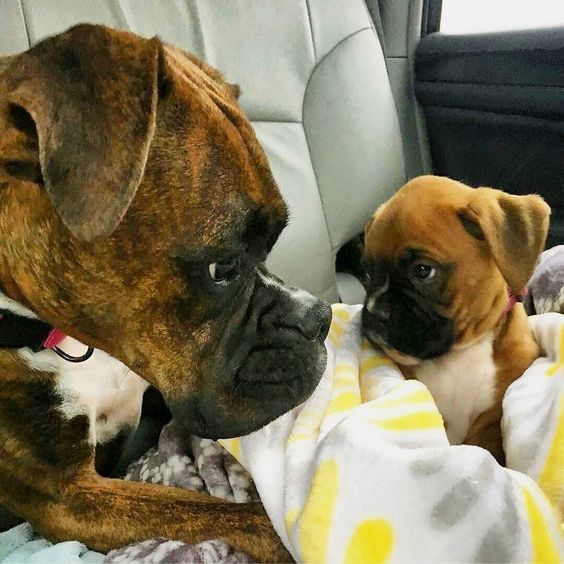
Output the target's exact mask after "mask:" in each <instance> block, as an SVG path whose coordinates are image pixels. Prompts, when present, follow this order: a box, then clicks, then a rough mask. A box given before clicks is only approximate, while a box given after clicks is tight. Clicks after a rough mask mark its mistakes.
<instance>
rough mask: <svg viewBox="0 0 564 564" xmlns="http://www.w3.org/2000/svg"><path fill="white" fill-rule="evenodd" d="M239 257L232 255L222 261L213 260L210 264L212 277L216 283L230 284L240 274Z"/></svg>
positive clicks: (209, 268)
mask: <svg viewBox="0 0 564 564" xmlns="http://www.w3.org/2000/svg"><path fill="white" fill-rule="evenodd" d="M239 271H240V265H239V257H230V258H228V259H226V260H224V261H221V262H212V263H210V264H209V265H208V272H209V273H210V278H211V279H212V280H213V281H214V282H215V283H216V284H229V282H231V281H233V280H235V278H237V276H239Z"/></svg>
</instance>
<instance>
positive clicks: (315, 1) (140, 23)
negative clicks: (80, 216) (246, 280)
mask: <svg viewBox="0 0 564 564" xmlns="http://www.w3.org/2000/svg"><path fill="white" fill-rule="evenodd" d="M78 22H91V23H100V24H105V25H109V26H112V27H118V28H123V29H129V30H131V31H134V32H136V33H139V34H141V35H144V36H148V37H150V36H153V35H159V36H160V37H161V38H162V39H163V40H164V41H166V42H168V43H171V44H174V45H176V46H178V47H180V48H182V49H185V50H187V51H191V52H193V53H195V54H196V55H198V56H200V57H201V58H202V59H204V60H205V61H206V62H208V63H209V64H211V65H213V66H215V67H217V68H218V69H220V70H221V71H222V72H223V73H224V75H225V76H226V78H227V79H228V80H229V81H230V82H234V83H237V84H239V85H240V86H241V92H242V94H241V98H240V102H241V105H242V106H243V108H244V109H245V111H246V112H247V114H248V116H249V117H250V119H251V121H252V123H253V126H254V128H255V130H256V133H257V136H258V138H259V140H260V142H261V143H262V145H263V146H264V148H265V150H266V153H267V154H268V157H269V159H270V163H271V166H272V170H273V173H274V176H275V178H276V180H277V182H278V184H279V186H280V189H281V191H282V193H283V194H284V197H285V199H286V201H287V203H288V206H289V209H290V216H291V222H290V225H289V227H288V228H287V229H286V230H285V231H284V233H283V235H282V236H281V238H280V240H279V241H278V243H277V244H276V246H275V248H274V250H273V252H272V254H271V256H270V258H269V266H270V268H271V269H272V270H273V271H274V272H275V273H276V274H278V275H279V276H280V277H282V278H283V279H285V280H286V281H287V282H288V283H290V284H293V285H297V286H301V287H303V288H306V289H307V290H309V291H311V292H313V293H314V294H316V295H318V296H321V297H324V298H326V299H327V300H330V301H337V300H338V299H339V295H338V288H337V277H336V273H335V254H336V252H337V250H338V249H339V248H340V247H341V245H342V244H343V243H345V242H346V241H347V240H348V239H350V238H351V237H353V236H354V235H356V234H357V233H359V232H361V231H362V229H363V226H364V224H365V222H366V221H367V220H368V218H369V217H370V215H371V214H372V212H373V211H374V209H375V208H376V207H377V205H378V204H380V203H381V202H382V201H384V200H385V199H387V198H388V197H389V196H390V195H391V194H392V193H393V192H394V191H395V190H396V189H397V188H398V187H399V186H401V184H403V183H404V181H405V167H404V159H403V149H402V141H401V135H400V129H399V125H398V119H397V114H396V108H395V105H394V100H393V96H392V92H391V88H390V83H389V79H388V75H387V72H386V65H385V61H384V57H383V53H382V48H381V45H380V42H379V40H378V36H377V34H376V32H375V30H374V27H373V24H372V20H371V18H370V15H369V13H368V11H367V9H366V5H365V3H364V0H284V2H280V0H261V1H260V2H256V1H253V0H229V2H220V1H212V0H209V1H204V2H202V1H198V0H167V1H166V2H163V1H162V0H119V1H116V0H88V1H87V2H86V1H84V2H82V1H77V0H41V2H32V1H31V0H3V1H2V2H1V3H0V53H3V54H9V53H14V52H18V51H22V50H25V49H27V48H28V47H29V46H30V45H33V44H34V43H36V42H37V41H39V40H40V39H42V38H44V37H46V36H48V35H52V34H55V33H59V32H61V31H63V30H65V29H66V28H68V27H70V26H72V25H74V24H76V23H78Z"/></svg>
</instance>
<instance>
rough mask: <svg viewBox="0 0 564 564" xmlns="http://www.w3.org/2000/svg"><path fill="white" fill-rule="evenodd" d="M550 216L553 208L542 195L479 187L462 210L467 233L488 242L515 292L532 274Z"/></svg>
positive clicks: (519, 290)
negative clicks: (527, 194) (518, 193)
mask: <svg viewBox="0 0 564 564" xmlns="http://www.w3.org/2000/svg"><path fill="white" fill-rule="evenodd" d="M549 216H550V208H549V207H548V204H546V202H545V201H544V200H543V199H542V198H541V197H540V196H536V195H529V196H513V195H510V194H506V193H504V192H501V191H500V190H494V189H492V188H476V190H474V192H473V194H472V196H471V197H470V201H469V203H468V205H467V206H466V207H465V208H463V209H462V210H460V211H459V217H460V219H461V221H462V224H463V226H464V228H465V229H466V231H467V232H468V233H470V235H472V236H473V237H474V238H476V239H478V240H481V241H485V242H486V243H487V245H488V247H489V249H490V252H491V253H492V256H493V258H494V260H495V262H496V264H497V266H498V268H499V270H500V271H501V274H502V275H503V277H504V278H505V280H506V281H507V283H508V285H509V287H510V288H511V290H513V291H514V292H516V293H519V292H521V291H522V290H523V288H524V287H525V286H526V284H527V282H528V281H529V278H530V277H531V276H532V274H533V271H534V269H535V265H536V262H537V260H538V257H539V255H540V253H541V252H542V250H543V248H544V244H545V242H546V235H547V232H548V221H549Z"/></svg>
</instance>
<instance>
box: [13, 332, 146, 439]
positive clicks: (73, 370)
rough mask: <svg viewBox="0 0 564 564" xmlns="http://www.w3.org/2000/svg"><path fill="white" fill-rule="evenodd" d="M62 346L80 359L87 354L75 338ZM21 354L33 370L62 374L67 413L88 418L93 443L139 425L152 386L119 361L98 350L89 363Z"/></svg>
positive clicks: (47, 353)
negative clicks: (147, 390)
mask: <svg viewBox="0 0 564 564" xmlns="http://www.w3.org/2000/svg"><path fill="white" fill-rule="evenodd" d="M59 346H60V348H61V349H62V350H64V351H65V352H66V353H68V354H71V355H76V356H80V355H82V354H84V352H85V351H86V347H85V346H84V345H82V344H81V343H79V342H78V341H76V340H75V339H72V338H71V337H66V338H65V339H64V341H63V342H62V343H61V344H60V345H59ZM18 352H19V354H20V356H22V357H23V358H24V359H25V360H26V362H27V364H28V365H29V366H31V367H32V368H35V369H37V370H41V371H48V372H52V373H55V374H57V375H58V380H57V391H58V392H59V393H60V394H61V396H62V398H63V405H62V407H61V408H62V411H63V414H64V416H65V417H67V418H69V419H70V418H72V417H74V416H75V415H82V414H84V415H88V417H89V420H90V433H91V435H90V440H91V442H92V444H98V443H101V444H103V443H105V442H107V441H109V440H110V439H112V438H113V437H114V436H115V435H117V433H118V432H119V431H120V430H121V429H123V428H124V427H132V428H134V427H136V426H137V424H138V423H139V417H140V414H141V404H142V399H143V392H144V391H145V390H146V389H147V387H148V386H149V384H148V383H147V382H146V381H145V380H143V379H142V378H141V377H140V376H138V375H137V374H135V373H134V372H132V371H131V370H129V369H128V368H127V367H126V366H125V365H124V364H122V363H121V362H119V361H118V360H116V359H115V358H112V357H111V356H109V355H107V354H106V353H104V352H102V351H99V350H95V351H94V354H93V355H92V356H91V357H90V358H89V359H88V360H86V361H85V362H81V363H77V364H73V363H71V362H67V361H66V360H63V359H62V358H60V357H59V356H57V355H56V354H55V353H54V352H53V351H49V350H45V351H41V352H39V353H33V352H31V351H30V350H29V349H20V350H19V351H18Z"/></svg>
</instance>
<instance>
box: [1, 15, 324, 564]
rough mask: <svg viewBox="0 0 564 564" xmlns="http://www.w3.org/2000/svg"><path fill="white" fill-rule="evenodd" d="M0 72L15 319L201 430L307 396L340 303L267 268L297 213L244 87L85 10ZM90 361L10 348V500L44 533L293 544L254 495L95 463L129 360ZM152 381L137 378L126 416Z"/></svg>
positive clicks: (8, 306)
mask: <svg viewBox="0 0 564 564" xmlns="http://www.w3.org/2000/svg"><path fill="white" fill-rule="evenodd" d="M2 68H3V72H2V74H1V76H0V131H1V134H0V238H1V241H2V243H1V245H0V287H1V290H2V293H3V295H2V299H1V302H2V304H1V306H2V308H3V309H4V313H5V315H6V316H10V315H11V316H12V321H13V316H14V315H15V316H16V317H17V318H18V319H21V320H22V327H27V325H25V324H26V323H28V321H29V318H33V317H34V316H37V317H39V318H40V319H41V320H43V321H45V322H48V323H49V324H50V325H51V326H54V327H57V328H58V329H60V330H62V331H64V332H65V333H67V334H69V335H72V336H73V337H76V339H79V340H80V341H81V342H83V343H85V344H87V345H89V346H91V347H96V348H97V349H101V350H103V351H106V352H107V353H108V354H109V355H111V356H112V357H115V359H119V360H120V361H121V362H123V363H124V364H125V365H126V366H127V367H129V368H130V369H131V370H132V371H135V372H136V373H138V374H140V375H141V376H142V377H143V379H145V380H146V381H147V382H150V383H151V384H153V385H154V386H155V387H156V388H158V389H159V390H160V392H161V393H162V395H163V396H164V399H165V401H166V403H167V404H168V406H169V407H170V410H171V411H172V413H173V415H174V417H176V418H177V420H178V421H180V422H181V423H183V424H184V425H185V427H186V429H187V431H189V432H191V433H194V434H197V435H200V436H203V437H210V438H217V437H232V436H236V435H242V434H245V433H248V432H250V431H253V430H255V429H257V428H259V427H261V426H263V425H265V424H266V423H268V422H269V421H271V420H272V419H274V418H275V417H277V416H279V415H281V414H282V413H284V412H286V411H288V410H289V409H290V408H292V407H293V406H295V405H297V404H298V403H300V402H302V401H303V400H304V399H306V398H307V397H308V396H309V395H310V393H311V392H312V391H313V389H314V388H315V386H316V384H317V382H318V380H319V378H320V376H321V374H322V371H323V368H324V363H325V352H324V351H325V349H324V346H323V341H324V338H325V336H326V333H327V330H328V326H329V322H330V316H331V313H330V308H329V306H328V305H327V304H325V303H324V302H322V301H320V300H317V299H315V298H313V297H312V296H310V295H309V294H306V293H305V292H302V291H299V290H296V289H292V288H287V287H285V286H283V285H282V284H281V283H280V282H279V281H278V280H277V279H275V278H274V277H272V276H271V275H270V274H269V273H268V272H267V270H266V269H265V267H264V266H263V262H264V260H265V258H266V256H267V254H268V253H269V251H270V249H271V247H272V245H273V244H274V242H275V241H276V239H277V237H278V236H279V234H280V232H281V231H282V229H283V228H284V226H285V225H286V221H287V211H286V207H285V204H284V202H283V200H282V198H281V196H280V193H279V191H278V189H277V187H276V184H275V182H274V180H273V177H272V174H271V172H270V169H269V165H268V162H267V159H266V156H265V154H264V153H263V151H262V150H261V148H260V146H259V144H258V142H257V140H256V138H255V135H254V133H253V130H252V128H251V126H250V124H249V122H248V120H247V119H246V117H245V116H244V114H243V112H242V111H241V109H240V108H239V106H238V104H237V101H236V92H235V90H236V89H235V88H233V87H231V86H230V85H228V84H227V83H225V82H224V81H223V79H222V77H221V76H220V74H219V73H218V72H216V71H215V70H213V69H211V68H210V67H208V66H206V65H204V64H202V63H201V62H199V61H197V60H196V59H195V58H193V57H191V56H190V55H187V54H185V53H183V52H181V51H178V50H176V49H173V48H171V47H168V46H166V45H163V44H162V43H161V41H159V40H158V39H150V40H148V39H143V38H140V37H138V36H136V35H133V34H131V33H126V32H121V31H114V30H110V29H107V28H104V27H99V26H91V25H80V26H77V27H74V28H72V29H70V30H69V31H67V32H66V33H63V34H61V35H58V36H55V37H52V38H49V39H47V40H45V41H43V42H41V43H39V44H38V45H36V46H35V47H33V48H31V49H30V50H29V51H27V52H25V53H23V54H21V55H19V56H15V57H12V58H10V59H8V60H5V61H4V62H3V65H2ZM18 316H19V317H18ZM26 318H27V320H28V321H26ZM1 323H3V321H0V326H1ZM24 337H25V335H24ZM63 348H64V343H63ZM67 352H68V351H67ZM96 358H98V361H97V364H96V363H95V364H94V365H93V366H94V368H95V370H90V372H89V373H88V375H87V377H85V376H84V374H82V373H80V368H79V367H77V368H76V370H74V369H73V370H74V371H73V370H71V369H70V368H69V366H72V365H70V363H66V362H65V361H62V360H60V359H59V358H58V357H57V356H56V355H55V353H54V352H53V351H51V350H43V351H41V352H38V353H32V352H31V350H30V349H28V348H27V349H17V348H2V349H1V350H0V371H1V372H0V373H1V376H0V500H1V501H2V502H3V503H4V504H6V505H7V506H8V508H9V509H10V510H12V511H13V512H14V513H16V514H17V515H19V516H21V517H23V518H25V519H27V520H29V521H30V522H31V523H32V524H33V525H34V526H35V527H36V528H37V530H38V531H39V532H40V533H42V534H43V535H45V536H46V537H47V538H48V539H50V540H52V541H62V540H67V539H78V540H80V541H82V542H84V543H86V544H87V545H88V546H89V547H91V548H92V549H96V550H101V551H107V550H109V549H112V548H115V547H119V546H122V545H125V544H127V543H130V542H133V541H138V540H141V539H146V538H149V537H155V536H160V537H168V538H174V539H180V540H184V541H187V542H197V541H201V540H204V539H207V538H212V537H221V538H224V539H226V540H227V541H228V542H230V543H231V544H232V545H233V546H235V547H236V548H237V549H239V550H242V551H245V552H247V553H249V554H250V555H252V556H254V557H255V558H258V559H261V560H279V559H286V558H288V557H289V555H288V553H287V552H286V550H285V549H284V548H283V546H282V544H281V542H280V540H279V539H278V537H277V535H276V534H275V532H274V530H273V528H272V526H271V524H270V522H269V519H268V517H267V515H266V514H265V511H264V509H263V508H262V506H261V505H260V504H231V503H226V502H224V501H221V500H218V499H214V498H211V497H208V496H204V495H199V494H197V493H194V492H190V491H185V490H179V489H173V488H166V487H161V486H155V485H149V484H139V483H131V482H126V481H121V480H112V479H107V478H102V477H100V476H99V475H98V474H97V473H96V471H95V447H96V443H97V442H100V440H101V437H102V438H103V440H105V441H107V440H109V439H110V438H111V435H112V433H117V432H119V431H120V430H123V424H122V425H121V426H120V423H119V413H118V414H116V413H100V411H99V409H98V408H99V407H100V405H105V404H104V402H102V403H98V404H96V403H92V402H91V400H92V399H93V398H94V399H97V398H98V399H99V396H100V397H101V395H103V392H104V390H103V389H102V387H103V386H104V385H105V383H106V381H107V376H108V374H106V372H105V371H109V372H108V373H112V371H113V373H115V371H116V370H117V371H118V372H119V366H121V365H119V366H117V365H118V364H119V363H118V362H117V361H115V360H112V359H111V358H109V357H107V356H103V353H101V352H100V351H96V353H95V356H94V358H93V359H92V361H96ZM88 362H91V361H88ZM116 366H117V367H116ZM80 374H82V377H80ZM114 375H115V374H114ZM133 376H134V380H135V378H137V377H136V376H135V375H133ZM122 380H123V377H122ZM98 382H99V384H98ZM146 385H147V384H144V383H142V385H139V382H137V383H135V381H134V382H133V384H132V385H131V386H130V387H129V389H128V394H129V397H128V398H126V399H128V400H129V407H128V409H129V410H131V409H133V415H131V412H128V417H129V419H128V420H127V421H126V422H125V423H126V424H131V422H132V421H133V422H136V421H137V420H138V411H139V407H140V403H141V394H142V390H143V389H144V388H145V387H146ZM118 387H119V386H118ZM100 401H101V400H100ZM116 401H117V400H116ZM120 401H121V400H120ZM120 401H117V403H116V402H114V403H113V404H112V405H113V406H114V407H115V405H118V406H121V405H124V404H123V403H120ZM89 402H90V403H89ZM110 403H111V402H110ZM126 403H127V402H126ZM108 409H109V407H108ZM124 409H125V408H124ZM108 418H111V419H112V425H111V428H109V427H108V420H109V419H108ZM116 418H117V419H116Z"/></svg>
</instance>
